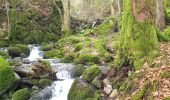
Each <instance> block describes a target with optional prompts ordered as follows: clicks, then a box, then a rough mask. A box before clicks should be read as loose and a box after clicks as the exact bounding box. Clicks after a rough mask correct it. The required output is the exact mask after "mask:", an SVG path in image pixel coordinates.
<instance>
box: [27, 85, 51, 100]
mask: <svg viewBox="0 0 170 100" xmlns="http://www.w3.org/2000/svg"><path fill="white" fill-rule="evenodd" d="M51 97H52V89H51V88H50V87H47V88H45V89H43V90H41V91H39V92H38V93H37V94H34V95H33V96H32V97H31V98H30V99H29V100H49V99H50V98H51Z"/></svg>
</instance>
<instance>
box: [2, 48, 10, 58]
mask: <svg viewBox="0 0 170 100" xmlns="http://www.w3.org/2000/svg"><path fill="white" fill-rule="evenodd" d="M0 57H3V58H4V59H7V58H9V55H8V53H7V52H5V51H2V50H0Z"/></svg>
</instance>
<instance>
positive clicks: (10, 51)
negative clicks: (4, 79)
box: [8, 47, 22, 57]
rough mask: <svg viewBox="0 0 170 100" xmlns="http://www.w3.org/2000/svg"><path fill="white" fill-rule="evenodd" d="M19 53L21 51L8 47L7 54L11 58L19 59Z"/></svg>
mask: <svg viewBox="0 0 170 100" xmlns="http://www.w3.org/2000/svg"><path fill="white" fill-rule="evenodd" d="M21 53H22V50H21V49H20V48H18V47H9V48H8V54H9V55H10V56H11V57H19V56H20V54H21Z"/></svg>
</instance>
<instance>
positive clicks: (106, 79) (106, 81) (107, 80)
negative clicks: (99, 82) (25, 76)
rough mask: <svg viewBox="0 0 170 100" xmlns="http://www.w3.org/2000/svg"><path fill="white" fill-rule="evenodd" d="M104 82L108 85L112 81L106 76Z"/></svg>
mask: <svg viewBox="0 0 170 100" xmlns="http://www.w3.org/2000/svg"><path fill="white" fill-rule="evenodd" d="M103 84H104V86H107V85H110V84H111V83H110V80H109V79H108V78H105V79H104V80H103Z"/></svg>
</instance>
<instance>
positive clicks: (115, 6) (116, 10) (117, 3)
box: [111, 0, 123, 17]
mask: <svg viewBox="0 0 170 100" xmlns="http://www.w3.org/2000/svg"><path fill="white" fill-rule="evenodd" d="M122 10H123V0H113V3H112V5H111V15H112V16H117V17H118V16H120V15H121V13H122Z"/></svg>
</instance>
